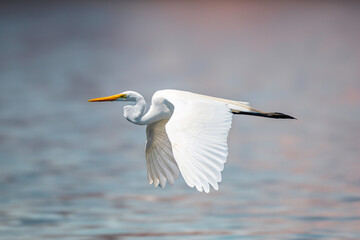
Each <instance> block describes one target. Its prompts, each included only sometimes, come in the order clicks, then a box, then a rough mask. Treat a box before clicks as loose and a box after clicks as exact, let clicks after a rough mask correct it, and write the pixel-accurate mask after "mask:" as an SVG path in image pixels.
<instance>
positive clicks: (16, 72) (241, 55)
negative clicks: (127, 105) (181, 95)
mask: <svg viewBox="0 0 360 240" xmlns="http://www.w3.org/2000/svg"><path fill="white" fill-rule="evenodd" d="M0 9H1V10H0V33H1V39H0V52H1V55H0V81H1V82H0V84H1V85H0V86H1V88H0V143H1V144H0V239H7V240H12V239H19V240H20V239H21V240H27V239H66V240H70V239H77V240H78V239H80V240H81V239H86V240H93V239H104V240H114V239H142V238H146V239H254V240H255V239H256V240H258V239H259V240H263V239H292V240H300V239H327V240H332V239H334V240H335V239H347V240H356V239H360V159H359V156H360V139H359V133H360V71H359V63H360V47H359V46H360V45H359V42H360V28H359V23H360V6H359V5H358V4H356V3H354V2H346V3H342V2H340V1H339V2H336V1H332V2H325V1H322V2H319V3H295V2H290V3H284V2H276V1H274V2H272V3H271V4H270V3H266V2H260V1H249V2H246V1H244V2H238V3H237V4H234V3H232V4H224V3H223V4H219V3H216V2H213V3H208V4H206V5H201V4H192V5H191V4H178V3H175V2H173V3H167V4H165V3H160V2H158V3H151V4H150V3H140V2H138V3H133V4H131V3H119V4H115V3H111V2H107V3H97V4H95V3H91V4H90V3H88V4H85V3H66V4H60V3H58V4H53V5H49V4H45V3H38V4H35V3H33V4H18V5H15V4H14V5H5V4H2V7H1V8H0ZM164 88H175V89H183V90H191V91H194V92H198V93H203V94H208V95H213V96H218V97H227V98H231V99H237V100H243V101H249V102H251V104H252V105H253V106H254V107H256V108H259V109H263V110H265V111H266V110H269V111H282V112H285V113H288V114H290V115H294V116H296V117H297V118H298V119H299V120H297V121H280V120H272V119H259V118H254V117H249V116H236V117H235V118H234V121H233V127H232V129H231V132H230V136H229V151H230V153H229V157H228V162H227V163H226V165H225V170H224V171H223V181H222V182H221V184H220V190H219V191H212V192H211V193H210V194H205V193H199V192H197V191H196V190H195V189H191V188H189V187H187V186H186V184H185V182H184V180H183V179H182V178H181V177H180V178H179V179H178V180H177V181H176V183H175V186H174V187H171V188H170V187H166V188H165V189H161V188H154V187H153V186H152V185H149V184H148V183H147V177H146V165H145V157H144V153H143V149H144V144H145V128H144V127H139V126H135V125H132V124H130V123H128V122H127V121H126V120H125V119H124V118H123V117H122V104H120V103H102V104H95V103H91V104H90V103H88V102H86V101H87V99H90V98H94V97H100V96H106V95H110V94H115V93H118V92H120V91H124V90H136V91H138V92H140V93H142V94H143V95H144V96H145V98H146V99H147V100H148V101H150V98H151V96H152V94H153V93H154V92H155V91H156V90H158V89H164Z"/></svg>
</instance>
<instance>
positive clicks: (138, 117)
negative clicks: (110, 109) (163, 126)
mask: <svg viewBox="0 0 360 240" xmlns="http://www.w3.org/2000/svg"><path fill="white" fill-rule="evenodd" d="M130 101H131V102H135V105H133V106H132V105H127V106H125V107H124V117H125V118H126V119H127V120H128V121H130V122H132V123H134V124H137V125H148V124H151V123H154V122H156V121H159V120H161V119H165V118H169V117H170V113H169V111H166V110H165V111H164V110H163V109H162V110H160V109H159V108H158V107H159V106H157V105H151V107H150V109H149V111H148V112H147V113H146V114H145V107H146V102H145V99H144V97H143V96H141V95H140V94H137V96H136V97H134V98H132V99H130Z"/></svg>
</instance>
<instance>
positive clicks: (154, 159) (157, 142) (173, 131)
mask: <svg viewBox="0 0 360 240" xmlns="http://www.w3.org/2000/svg"><path fill="white" fill-rule="evenodd" d="M89 101H90V102H100V101H131V102H135V105H134V106H125V107H124V116H125V118H126V119H128V120H129V121H130V122H132V123H135V124H139V125H147V128H146V136H147V141H146V147H145V156H146V166H147V172H148V180H149V183H150V184H152V183H153V184H154V185H155V186H158V185H161V186H162V187H165V185H166V182H168V183H169V184H170V185H173V184H174V180H175V179H176V178H177V177H178V176H179V171H180V172H181V175H182V176H183V178H184V180H185V182H186V183H187V185H188V186H190V187H196V189H197V190H198V191H200V192H202V191H205V192H206V193H208V192H209V191H210V186H212V187H213V188H214V189H215V190H218V183H219V182H221V171H222V170H223V169H224V163H225V162H226V159H227V155H228V146H227V136H228V132H229V130H230V128H231V122H232V115H233V114H246V115H256V116H263V117H271V118H293V117H291V116H288V115H285V114H282V113H266V112H261V111H258V110H255V109H253V108H251V107H250V106H249V104H248V103H247V102H240V101H233V100H227V99H222V98H215V97H210V96H205V95H200V94H195V93H191V92H185V91H178V90H161V91H157V92H156V93H155V94H154V96H153V98H152V104H151V107H150V109H149V111H148V112H147V113H146V114H145V105H146V103H145V100H144V98H143V97H142V96H141V95H140V94H138V93H136V92H133V91H126V92H123V93H120V94H117V95H113V96H109V97H104V98H96V99H91V100H89Z"/></svg>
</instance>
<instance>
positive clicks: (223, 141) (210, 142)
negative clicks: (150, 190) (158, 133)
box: [165, 92, 232, 192]
mask: <svg viewBox="0 0 360 240" xmlns="http://www.w3.org/2000/svg"><path fill="white" fill-rule="evenodd" d="M167 100H168V101H169V102H171V104H173V106H174V112H173V114H172V116H171V118H170V120H169V122H168V123H167V124H166V127H165V128H166V132H167V134H168V137H169V139H170V142H171V145H172V151H173V154H174V158H175V160H176V163H177V165H178V166H179V169H180V172H181V174H182V176H183V177H184V179H185V181H186V183H187V185H189V186H190V187H194V186H195V187H196V189H197V190H198V191H203V190H204V191H205V192H209V191H210V186H209V184H210V185H211V186H212V187H213V188H214V189H216V190H217V189H218V182H221V171H222V170H223V169H224V163H225V162H226V158H227V155H228V146H227V136H228V132H229V130H230V128H231V121H232V113H231V111H230V109H229V107H228V105H227V104H228V103H226V102H223V101H219V100H218V99H215V98H211V97H206V96H203V95H198V94H193V93H189V92H177V93H175V94H172V95H171V96H170V97H169V98H167Z"/></svg>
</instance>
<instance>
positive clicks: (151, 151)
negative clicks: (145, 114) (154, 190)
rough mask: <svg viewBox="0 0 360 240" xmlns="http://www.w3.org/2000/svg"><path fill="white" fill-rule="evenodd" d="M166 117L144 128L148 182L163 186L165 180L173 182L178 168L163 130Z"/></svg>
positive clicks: (171, 183) (177, 174)
mask: <svg viewBox="0 0 360 240" xmlns="http://www.w3.org/2000/svg"><path fill="white" fill-rule="evenodd" d="M167 122H168V119H166V120H161V121H157V122H155V123H152V124H150V125H148V126H147V128H146V137H147V140H146V148H145V156H146V166H147V173H148V180H149V183H150V184H152V183H154V185H155V187H157V186H158V185H159V183H160V185H161V187H165V185H166V181H168V182H169V184H170V185H173V184H174V179H175V178H177V177H178V176H179V169H178V166H177V164H176V162H175V160H174V156H173V153H172V150H171V143H170V141H169V138H168V136H167V134H166V131H165V124H166V123H167Z"/></svg>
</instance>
